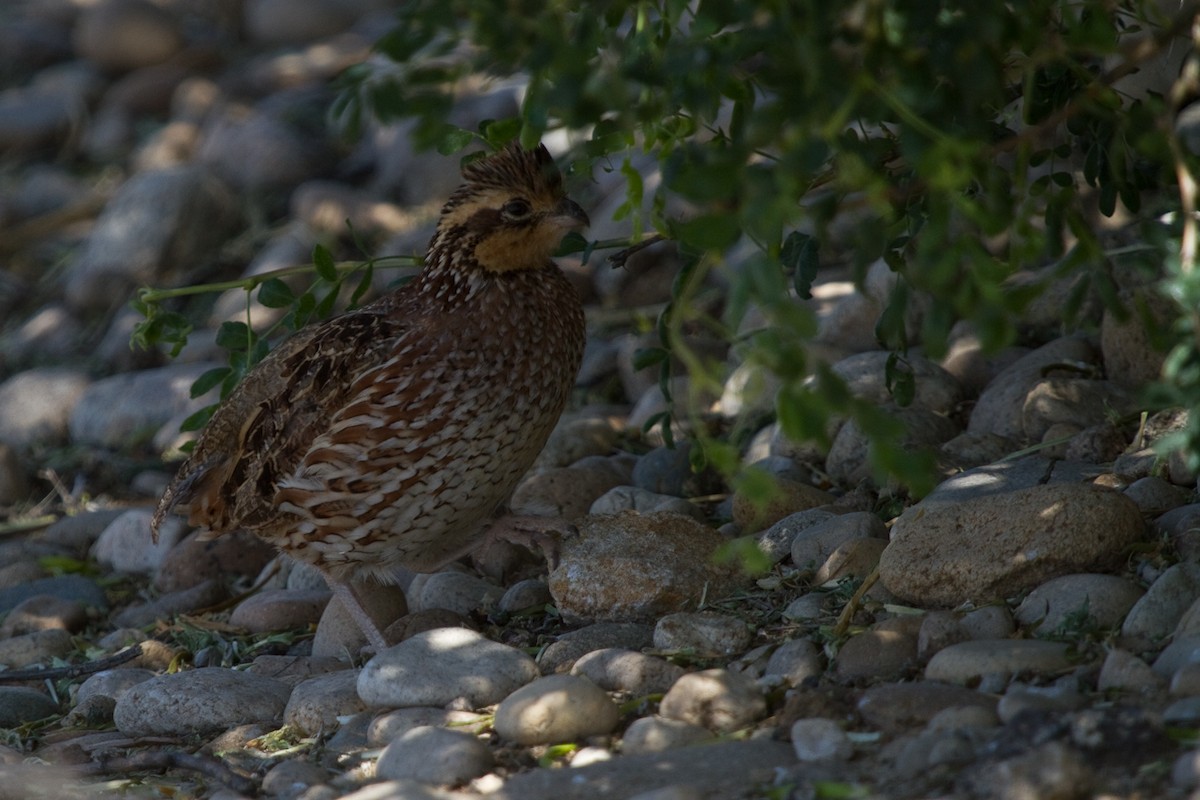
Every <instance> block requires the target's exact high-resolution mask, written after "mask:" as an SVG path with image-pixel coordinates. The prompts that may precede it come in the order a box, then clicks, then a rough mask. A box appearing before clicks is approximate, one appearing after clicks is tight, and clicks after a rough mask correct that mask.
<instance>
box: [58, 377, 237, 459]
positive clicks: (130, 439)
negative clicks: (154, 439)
mask: <svg viewBox="0 0 1200 800" xmlns="http://www.w3.org/2000/svg"><path fill="white" fill-rule="evenodd" d="M214 366H216V365H215V364H212V363H206V362H202V363H199V364H182V363H180V364H172V365H170V366H167V367H157V368H155V369H147V370H140V371H138V372H127V373H124V374H121V375H113V376H112V377H109V378H101V379H100V380H98V381H96V382H95V383H93V384H92V385H91V386H89V387H88V388H87V389H85V390H84V392H83V396H82V397H80V398H79V401H78V402H77V403H76V404H75V407H74V408H73V409H72V410H71V417H70V420H69V421H68V428H69V430H70V434H71V440H72V442H74V443H75V444H82V445H95V446H98V447H105V448H109V449H111V450H122V449H125V450H128V449H129V448H131V447H133V446H135V445H137V444H138V443H143V444H144V443H148V441H149V437H150V436H152V435H153V434H154V432H155V431H157V430H158V429H159V428H161V427H162V426H163V425H165V424H167V423H168V422H169V421H170V420H172V419H173V418H175V417H177V416H179V415H180V414H191V413H193V412H196V411H199V410H200V409H201V408H202V407H203V406H204V405H206V404H208V403H212V402H213V401H215V400H216V394H215V392H209V393H207V394H205V395H204V396H203V397H200V398H192V396H191V388H192V383H193V382H194V381H195V380H196V379H197V378H199V377H200V375H201V374H203V373H204V372H206V371H207V370H208V369H210V368H211V367H214ZM130 397H137V398H139V402H137V403H129V402H126V401H127V400H128V398H130Z"/></svg>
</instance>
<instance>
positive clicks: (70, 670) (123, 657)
mask: <svg viewBox="0 0 1200 800" xmlns="http://www.w3.org/2000/svg"><path fill="white" fill-rule="evenodd" d="M141 654H142V646H141V645H140V644H135V645H132V646H131V647H127V648H125V649H124V650H121V651H120V652H117V653H114V654H112V655H111V656H108V657H106V658H101V659H98V660H96V661H87V662H84V663H83V664H73V665H71V666H69V667H54V668H52V669H10V670H5V671H4V672H0V684H3V683H23V682H25V681H41V680H52V681H57V680H61V679H63V678H79V677H82V676H84V675H91V674H92V673H93V672H101V671H103V670H106V669H112V668H113V667H115V666H118V665H120V664H124V663H125V662H126V661H132V660H133V659H135V658H137V657H138V656H140V655H141Z"/></svg>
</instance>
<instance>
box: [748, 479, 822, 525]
mask: <svg viewBox="0 0 1200 800" xmlns="http://www.w3.org/2000/svg"><path fill="white" fill-rule="evenodd" d="M833 500H834V497H833V495H831V494H830V493H829V492H826V491H823V490H821V489H818V488H817V487H815V486H810V485H809V484H807V483H804V482H802V481H797V480H790V479H787V478H779V477H772V478H771V492H770V494H768V495H767V497H766V499H765V501H764V500H762V499H760V498H758V497H757V496H755V495H751V494H748V493H747V492H746V491H745V490H742V489H735V490H734V493H733V521H734V522H736V523H737V524H738V525H739V526H741V529H742V530H743V531H745V532H747V533H754V532H756V531H760V530H762V529H764V528H767V527H770V526H772V525H774V524H775V523H777V522H779V521H780V520H781V519H783V518H784V517H787V516H790V515H792V514H796V513H798V512H801V511H807V510H809V509H812V508H816V507H818V506H823V505H827V504H829V503H832V502H833Z"/></svg>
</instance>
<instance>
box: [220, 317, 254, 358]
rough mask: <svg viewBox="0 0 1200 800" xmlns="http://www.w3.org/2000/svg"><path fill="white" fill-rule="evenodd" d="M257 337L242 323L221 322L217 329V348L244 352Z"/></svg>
mask: <svg viewBox="0 0 1200 800" xmlns="http://www.w3.org/2000/svg"><path fill="white" fill-rule="evenodd" d="M257 338H258V337H257V336H256V335H255V333H254V331H252V330H250V327H249V326H248V325H246V323H244V322H222V323H221V327H219V328H217V347H222V348H224V349H226V350H233V351H235V352H236V351H242V352H244V351H246V350H248V349H250V347H251V346H252V345H253V344H254V341H255V340H256V339H257Z"/></svg>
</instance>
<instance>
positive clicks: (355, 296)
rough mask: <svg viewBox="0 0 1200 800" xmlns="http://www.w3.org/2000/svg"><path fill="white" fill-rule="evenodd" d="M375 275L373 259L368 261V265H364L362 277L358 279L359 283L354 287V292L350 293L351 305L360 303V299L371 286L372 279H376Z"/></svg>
mask: <svg viewBox="0 0 1200 800" xmlns="http://www.w3.org/2000/svg"><path fill="white" fill-rule="evenodd" d="M374 277H375V264H374V262H372V261H368V262H367V265H366V266H365V267H363V271H362V277H360V278H359V279H358V285H357V286H355V287H354V292H353V293H352V294H351V295H350V305H352V306H357V305H358V301H359V300H361V299H362V298H363V295H365V294H366V293H367V290H369V289H370V288H371V281H372V280H373V279H374Z"/></svg>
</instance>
